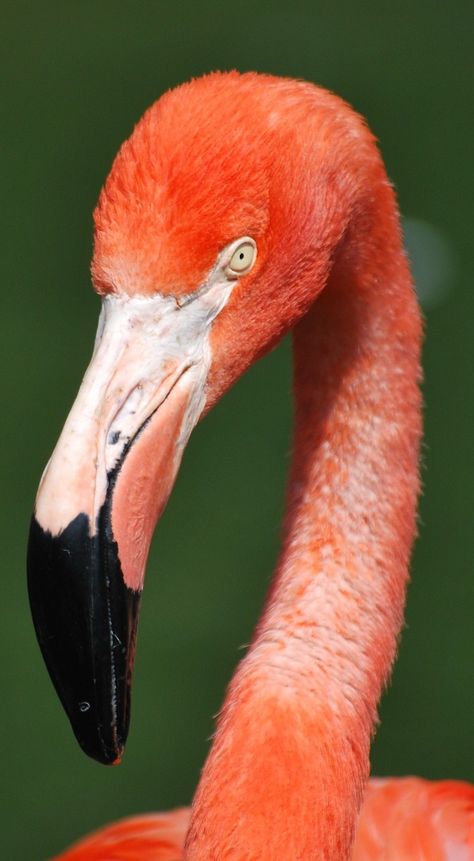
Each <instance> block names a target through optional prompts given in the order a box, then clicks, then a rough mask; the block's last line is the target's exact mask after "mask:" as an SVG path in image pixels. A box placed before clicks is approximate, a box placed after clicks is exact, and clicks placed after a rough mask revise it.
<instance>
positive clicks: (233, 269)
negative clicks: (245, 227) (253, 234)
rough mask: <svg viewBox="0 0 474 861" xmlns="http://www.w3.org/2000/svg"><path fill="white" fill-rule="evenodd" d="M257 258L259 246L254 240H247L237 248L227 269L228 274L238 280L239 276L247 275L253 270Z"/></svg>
mask: <svg viewBox="0 0 474 861" xmlns="http://www.w3.org/2000/svg"><path fill="white" fill-rule="evenodd" d="M256 257H257V246H256V245H255V242H254V241H253V239H245V240H244V241H243V242H241V243H240V245H238V246H237V248H236V249H235V251H234V253H233V255H232V257H231V258H230V261H229V263H228V265H227V267H226V274H227V275H229V276H230V277H232V275H233V276H234V277H236V278H237V277H238V276H239V275H245V273H246V272H248V271H249V270H250V269H251V268H252V266H253V264H254V263H255V258H256Z"/></svg>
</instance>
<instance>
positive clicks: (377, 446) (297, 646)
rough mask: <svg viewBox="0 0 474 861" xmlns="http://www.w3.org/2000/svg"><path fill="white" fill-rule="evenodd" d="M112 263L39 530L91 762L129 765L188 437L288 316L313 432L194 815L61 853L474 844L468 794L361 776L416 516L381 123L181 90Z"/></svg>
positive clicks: (233, 82) (396, 235)
mask: <svg viewBox="0 0 474 861" xmlns="http://www.w3.org/2000/svg"><path fill="white" fill-rule="evenodd" d="M92 277H93V282H94V286H95V289H96V291H97V292H98V294H99V295H100V296H101V298H102V310H101V314H100V319H99V325H98V331H97V337H96V343H95V348H94V353H93V358H92V361H91V364H90V366H89V368H88V370H87V372H86V375H85V377H84V380H83V383H82V385H81V388H80V390H79V394H78V396H77V399H76V401H75V403H74V405H73V407H72V410H71V413H70V415H69V417H68V419H67V421H66V424H65V427H64V429H63V431H62V434H61V436H60V439H59V442H58V444H57V446H56V448H55V450H54V453H53V455H52V458H51V460H50V461H49V464H48V466H47V468H46V470H45V472H44V474H43V477H42V479H41V483H40V487H39V491H38V495H37V498H36V504H35V513H34V516H33V519H32V524H31V530H30V537H29V549H28V583H29V594H30V601H31V607H32V613H33V618H34V624H35V628H36V632H37V636H38V640H39V644H40V647H41V649H42V652H43V656H44V658H45V661H46V664H47V666H48V669H49V672H50V674H51V677H52V680H53V683H54V685H55V687H56V690H57V692H58V694H59V697H60V699H61V701H62V703H63V706H64V708H65V710H66V712H67V715H68V717H69V719H70V722H71V725H72V728H73V730H74V733H75V735H76V737H77V739H78V741H79V744H80V745H81V747H82V748H83V749H84V751H85V752H86V753H87V754H89V755H90V756H92V757H94V758H95V759H97V760H98V761H100V762H103V763H106V764H112V763H116V762H119V761H120V758H121V756H122V752H123V748H124V744H125V741H126V737H127V732H128V725H129V715H130V685H131V674H132V669H133V661H134V652H135V640H136V630H137V619H138V609H139V603H140V597H141V593H142V588H143V580H144V571H145V564H146V559H147V554H148V549H149V545H150V541H151V536H152V532H153V529H154V526H155V523H156V521H157V520H158V518H159V516H160V514H161V512H162V511H163V508H164V506H165V504H166V501H167V499H168V496H169V494H170V492H171V488H172V485H173V482H174V479H175V476H176V473H177V470H178V467H179V464H180V461H181V457H182V454H183V451H184V448H185V445H186V442H187V440H188V438H189V435H190V433H191V431H192V429H193V427H194V426H195V424H196V423H197V422H198V420H199V419H200V418H202V417H203V416H204V415H205V414H206V413H207V412H208V411H209V410H210V409H211V408H212V406H213V405H214V404H215V403H216V401H218V400H219V398H220V397H221V396H222V395H223V394H224V392H225V391H226V390H227V389H228V388H229V387H230V386H231V385H232V384H233V383H234V382H235V381H236V380H237V379H238V378H239V377H240V375H241V374H243V372H244V371H245V370H246V369H247V368H248V367H249V366H250V365H252V363H253V362H254V361H255V360H256V359H258V358H259V357H260V356H262V355H263V354H265V353H266V352H268V351H269V350H270V349H271V348H272V347H273V346H274V345H276V343H277V342H278V341H279V340H280V339H281V337H282V336H283V335H284V334H285V333H286V332H288V331H289V330H293V344H294V393H295V408H294V409H295V429H294V446H293V448H294V451H293V461H292V466H291V474H290V479H289V488H288V500H287V513H286V517H285V523H284V537H283V546H282V550H281V555H280V559H279V562H278V565H277V569H276V572H275V575H274V579H273V581H272V586H271V589H270V592H269V595H268V599H267V601H266V604H265V607H264V610H263V614H262V616H261V619H260V621H259V623H258V626H257V628H256V632H255V635H254V637H253V640H252V643H251V645H250V647H249V649H248V652H247V654H246V656H245V657H244V658H243V660H242V661H241V662H240V664H239V666H238V668H237V670H236V672H235V675H234V677H233V679H232V682H231V684H230V687H229V690H228V693H227V696H226V699H225V702H224V706H223V708H222V711H221V714H220V716H219V719H218V723H217V730H216V734H215V738H214V741H213V745H212V748H211V751H210V753H209V756H208V759H207V762H206V764H205V766H204V770H203V773H202V776H201V780H200V783H199V786H198V789H197V792H196V795H195V798H194V801H193V805H192V809H191V811H190V812H188V811H185V810H178V811H172V812H171V813H169V814H156V815H148V816H143V817H134V818H132V819H129V820H125V821H124V822H121V823H118V824H115V825H112V826H109V827H108V828H106V829H104V830H102V831H101V832H98V833H97V834H96V835H93V836H92V837H89V838H86V840H85V841H82V842H81V843H79V844H77V846H76V847H73V848H72V849H71V850H70V851H67V852H66V853H65V854H63V855H62V856H60V857H61V859H63V861H86V859H88V861H92V859H103V861H112V859H115V861H117V859H129V861H131V859H137V861H138V859H143V860H144V861H146V859H150V861H151V859H155V861H158V859H163V861H164V859H168V861H172V860H173V859H176V860H177V859H186V861H262V859H265V861H348V859H352V861H370V860H371V859H378V861H381V859H386V861H389V859H397V861H402V859H403V861H408V859H410V861H415V859H416V861H423V859H430V861H438V859H451V861H454V859H458V861H461V859H462V861H467V859H472V858H474V788H473V787H471V786H469V785H468V784H465V783H461V782H459V783H458V782H454V781H448V782H444V783H439V784H431V783H429V782H426V781H423V780H421V779H418V778H406V779H404V780H374V779H373V780H371V781H369V782H368V776H369V747H370V740H371V737H372V734H373V731H374V726H375V723H376V716H377V704H378V700H379V697H380V694H381V690H382V688H383V686H384V684H385V683H386V681H387V679H388V676H389V673H390V669H391V666H392V662H393V660H394V655H395V651H396V645H397V637H398V634H399V631H400V627H401V623H402V618H403V606H404V599H405V587H406V582H407V576H408V567H409V557H410V550H411V546H412V542H413V538H414V533H415V517H416V504H417V496H418V491H419V478H418V451H419V442H420V435H421V416H420V391H419V379H420V365H419V354H420V341H421V334H422V327H421V323H420V314H419V310H418V305H417V301H416V298H415V294H414V291H413V288H412V282H411V277H410V272H409V266H408V263H407V260H406V257H405V254H404V252H403V245H402V239H401V234H400V225H399V215H398V210H397V205H396V201H395V195H394V191H393V189H392V187H391V185H390V183H389V181H388V179H387V176H386V173H385V169H384V166H383V162H382V159H381V156H380V154H379V151H378V148H377V146H376V144H375V141H374V138H373V136H372V134H371V133H370V131H369V130H368V128H367V126H366V125H365V123H364V121H363V120H362V119H361V118H360V117H359V116H358V115H357V114H356V113H355V112H354V111H353V110H352V109H351V108H350V107H349V106H348V105H347V104H345V103H344V102H343V101H342V100H341V99H339V98H338V97H337V96H335V95H333V94H331V93H329V92H327V91H325V90H324V89H321V88H319V87H317V86H314V85H313V84H310V83H305V82H302V81H295V80H290V79H281V78H277V77H272V76H268V75H260V74H255V73H245V74H239V73H237V72H230V73H213V74H211V75H208V76H205V77H203V78H199V79H196V80H193V81H192V82H190V83H187V84H184V85H182V86H180V87H178V88H177V89H175V90H172V91H170V92H168V93H166V94H165V95H163V96H162V97H161V98H160V99H159V100H158V101H157V102H156V103H155V104H154V105H153V106H152V107H151V108H150V109H149V110H148V111H147V112H146V113H145V115H144V117H143V118H142V119H141V120H140V122H139V123H138V125H137V126H136V128H135V129H134V131H133V133H132V135H131V137H130V138H129V140H128V141H126V142H125V143H124V144H123V146H122V147H121V149H120V151H119V153H118V155H117V157H116V159H115V161H114V164H113V167H112V170H111V173H110V175H109V177H108V179H107V181H106V183H105V186H104V188H103V190H102V192H101V194H100V198H99V202H98V205H97V208H96V210H95V241H94V254H93V262H92ZM361 805H362V809H361Z"/></svg>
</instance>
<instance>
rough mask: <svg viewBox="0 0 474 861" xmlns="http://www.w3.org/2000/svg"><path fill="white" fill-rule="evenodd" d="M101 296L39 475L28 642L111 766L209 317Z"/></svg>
mask: <svg viewBox="0 0 474 861" xmlns="http://www.w3.org/2000/svg"><path fill="white" fill-rule="evenodd" d="M202 304H203V303H202V302H201V306H200V308H198V310H197V311H196V309H194V310H192V309H191V310H189V309H187V308H186V307H183V308H180V307H179V306H178V305H177V304H176V302H175V300H174V299H172V298H168V297H166V298H163V297H159V296H158V297H156V296H155V297H153V298H143V297H134V298H130V297H123V296H111V297H107V298H106V299H105V300H104V301H103V310H102V314H101V318H100V321H99V329H98V334H97V339H96V346H95V351H94V355H93V358H92V361H91V364H90V366H89V368H88V370H87V373H86V375H85V377H84V380H83V383H82V385H81V388H80V390H79V393H78V396H77V399H76V401H75V403H74V406H73V408H72V410H71V413H70V415H69V417H68V419H67V421H66V424H65V427H64V429H63V432H62V434H61V437H60V439H59V442H58V444H57V446H56V449H55V451H54V453H53V455H52V458H51V460H50V462H49V464H48V466H47V467H46V470H45V472H44V474H43V477H42V480H41V484H40V488H39V491H38V495H37V499H36V506H35V513H34V516H33V519H32V523H31V529H30V536H29V545H28V563H27V565H28V589H29V596H30V603H31V609H32V614H33V620H34V624H35V628H36V634H37V637H38V641H39V644H40V647H41V650H42V653H43V657H44V660H45V662H46V665H47V668H48V670H49V673H50V676H51V679H52V681H53V683H54V686H55V688H56V691H57V693H58V695H59V697H60V699H61V702H62V704H63V706H64V708H65V710H66V713H67V715H68V717H69V719H70V721H71V725H72V728H73V730H74V733H75V735H76V738H77V740H78V742H79V744H80V745H81V747H82V748H83V750H84V751H85V752H86V753H87V754H88V755H89V756H91V757H93V758H94V759H96V760H98V761H99V762H102V763H104V764H113V763H116V762H118V761H120V757H121V754H122V751H123V747H124V744H125V741H126V738H127V733H128V726H129V718H130V686H131V674H132V669H133V662H134V655H135V642H136V632H137V622H138V611H139V604H140V597H141V593H142V588H143V579H144V572H145V564H146V559H147V555H148V549H149V545H150V541H151V537H152V533H153V529H154V526H155V523H156V521H157V520H158V518H159V516H160V514H161V512H162V511H163V508H164V506H165V504H166V502H167V499H168V496H169V494H170V492H171V488H172V485H173V482H174V479H175V476H176V473H177V470H178V467H179V464H180V461H181V456H182V452H183V449H184V446H185V444H186V442H187V439H188V437H189V434H190V433H191V430H192V428H193V427H194V425H195V423H196V422H197V420H198V418H199V415H200V414H201V412H202V408H203V405H204V387H205V383H206V379H207V371H208V365H209V348H208V342H207V333H208V328H209V322H210V320H211V318H212V317H213V316H215V315H213V314H210V313H209V309H207V312H206V309H205V308H204V309H203V308H202Z"/></svg>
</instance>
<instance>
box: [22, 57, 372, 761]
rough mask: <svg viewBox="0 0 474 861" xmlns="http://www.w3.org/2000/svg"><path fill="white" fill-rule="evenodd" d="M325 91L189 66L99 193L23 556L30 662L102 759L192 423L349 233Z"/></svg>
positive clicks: (307, 293)
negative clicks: (77, 335) (74, 341)
mask: <svg viewBox="0 0 474 861" xmlns="http://www.w3.org/2000/svg"><path fill="white" fill-rule="evenodd" d="M315 99H316V100H317V99H319V101H320V102H321V103H322V105H323V108H324V110H321V111H320V117H319V120H318V119H317V112H314V111H313V113H314V117H313V115H312V114H311V106H312V105H313V106H314V103H315ZM325 100H326V101H327V102H328V104H327V105H326V102H325ZM331 100H333V102H335V101H337V100H336V99H335V97H332V96H329V95H328V94H326V93H323V92H322V91H319V90H317V89H316V88H314V87H312V86H311V85H308V84H304V83H301V82H294V81H285V80H281V79H277V78H271V77H266V76H260V75H254V74H246V75H239V74H237V73H228V74H214V75H210V76H207V77H205V78H202V79H198V80H195V81H193V82H191V83H189V84H186V85H183V86H182V87H179V88H178V89H176V90H174V91H171V92H169V93H167V94H166V95H164V96H163V97H162V98H161V99H160V100H159V101H158V102H156V103H155V104H154V105H153V106H152V107H151V108H150V109H149V110H148V112H147V113H146V114H145V115H144V117H143V118H142V120H141V121H140V122H139V123H138V125H137V127H136V128H135V130H134V132H133V134H132V135H131V137H130V139H129V140H128V141H127V142H126V143H125V144H124V145H123V146H122V148H121V149H120V151H119V153H118V155H117V157H116V160H115V162H114V164H113V167H112V170H111V173H110V175H109V177H108V179H107V181H106V183H105V186H104V188H103V190H102V192H101V195H100V199H99V202H98V206H97V208H96V211H95V243H94V256H93V262H92V276H93V282H94V286H95V289H96V290H97V292H98V293H99V295H100V296H101V299H102V310H101V314H100V319H99V326H98V331H97V336H96V342H95V348H94V353H93V357H92V361H91V364H90V366H89V368H88V370H87V372H86V374H85V377H84V380H83V383H82V385H81V388H80V391H79V393H78V396H77V399H76V401H75V403H74V405H73V407H72V410H71V412H70V414H69V417H68V419H67V421H66V424H65V427H64V429H63V431H62V434H61V436H60V439H59V441H58V443H57V446H56V448H55V450H54V452H53V455H52V457H51V459H50V461H49V464H48V465H47V467H46V470H45V472H44V474H43V477H42V480H41V483H40V487H39V491H38V495H37V499H36V505H35V513H34V517H33V519H32V524H31V531H30V539H29V550H28V582H29V593H30V601H31V606H32V612H33V618H34V622H35V627H36V632H37V636H38V639H39V643H40V646H41V649H42V652H43V656H44V658H45V661H46V664H47V666H48V669H49V672H50V674H51V677H52V680H53V682H54V685H55V687H56V690H57V692H58V694H59V696H60V699H61V701H62V703H63V705H64V707H65V709H66V712H67V714H68V716H69V719H70V721H71V724H72V727H73V729H74V732H75V734H76V737H77V739H78V741H79V743H80V745H81V746H82V748H83V749H84V750H85V751H86V753H88V754H89V755H91V756H92V757H94V758H95V759H97V760H99V761H100V762H103V763H114V762H117V761H118V760H119V759H120V756H121V753H122V749H123V746H124V743H125V740H126V736H127V732H128V723H129V710H130V683H131V673H132V667H133V660H134V651H135V639H136V626H137V617H138V607H139V602H140V596H141V592H142V587H143V579H144V572H145V564H146V559H147V555H148V550H149V545H150V541H151V537H152V533H153V529H154V526H155V524H156V522H157V520H158V518H159V516H160V514H161V512H162V511H163V508H164V506H165V504H166V501H167V499H168V496H169V493H170V491H171V488H172V485H173V482H174V479H175V476H176V472H177V469H178V466H179V463H180V461H181V456H182V453H183V449H184V447H185V445H186V442H187V440H188V437H189V435H190V433H191V431H192V429H193V427H194V425H195V424H196V422H197V421H198V420H199V418H200V417H201V416H202V415H203V413H204V412H206V411H207V410H208V409H209V408H210V406H212V404H214V403H215V401H216V400H217V399H218V398H219V397H220V396H221V394H222V393H223V392H224V391H225V390H226V389H227V388H228V387H229V386H230V385H231V384H232V383H233V382H234V380H236V379H237V378H238V376H239V375H240V374H241V373H242V372H243V371H244V370H245V369H246V368H247V367H248V366H249V365H250V364H251V363H252V362H253V361H254V360H255V359H256V358H257V357H258V356H260V355H262V354H263V353H265V352H266V351H267V350H268V349H269V348H270V347H271V346H272V345H273V344H274V343H275V342H276V341H277V340H278V339H279V338H280V337H281V335H283V334H284V332H285V331H287V330H288V329H289V328H290V327H291V326H292V325H293V324H294V322H295V321H296V320H297V319H298V318H299V317H300V316H301V315H302V314H303V313H304V312H305V310H306V309H307V308H308V307H309V305H310V304H311V302H312V301H313V300H314V298H315V296H316V294H317V292H318V290H319V289H320V286H322V284H323V283H324V280H325V278H326V276H327V272H328V270H329V267H330V264H331V255H332V253H333V250H334V248H335V247H336V245H337V243H338V242H339V240H340V239H341V237H342V235H343V233H344V229H345V224H344V219H343V217H342V215H341V216H339V212H340V211H341V212H342V210H343V208H344V206H343V202H342V199H343V198H344V195H346V197H347V194H348V193H349V192H348V190H347V189H346V188H345V186H344V183H343V181H342V179H341V177H340V172H339V173H338V171H337V169H335V158H336V156H335V153H336V154H339V155H338V158H339V159H340V161H341V164H342V163H343V161H344V157H345V154H344V153H343V152H342V153H340V147H338V146H337V145H336V141H337V140H338V130H337V129H336V128H335V127H334V122H333V121H332V120H331V118H330V108H331V104H332V102H331ZM328 117H329V118H328ZM317 122H319V127H318V135H317V136H315V134H314V129H310V128H309V125H310V124H311V123H313V124H314V123H317ZM352 123H353V126H354V129H355V130H357V134H359V135H362V136H363V134H364V133H365V132H363V131H362V127H361V126H359V124H358V123H357V122H356V121H355V120H354V119H352ZM339 131H340V130H339ZM315 165H317V170H315ZM345 208H346V209H347V203H346V206H345ZM328 213H331V217H330V218H329V217H328Z"/></svg>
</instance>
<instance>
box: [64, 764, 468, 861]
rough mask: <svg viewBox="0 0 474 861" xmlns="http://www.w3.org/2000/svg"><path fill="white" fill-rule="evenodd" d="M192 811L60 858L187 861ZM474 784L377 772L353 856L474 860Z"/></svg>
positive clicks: (119, 827) (140, 824) (91, 840)
mask: <svg viewBox="0 0 474 861" xmlns="http://www.w3.org/2000/svg"><path fill="white" fill-rule="evenodd" d="M188 825H189V811H188V810H176V811H171V812H170V813H168V814H150V815H148V816H134V817H130V818H129V819H124V820H123V821H121V822H118V823H116V824H114V825H109V826H108V827H107V828H103V829H101V830H100V831H98V832H97V833H95V834H93V835H91V836H90V837H87V838H85V839H84V840H82V841H81V842H80V843H78V844H77V845H76V846H75V847H72V848H71V849H70V850H69V851H68V852H66V853H65V854H63V855H61V856H60V857H59V858H58V859H57V861H181V859H182V858H183V848H184V840H185V837H186V831H187V828H188ZM473 857H474V787H472V786H471V785H470V784H467V783H462V782H460V781H454V780H450V781H440V782H438V783H430V782H429V781H425V780H420V778H416V777H407V778H400V779H398V780H394V779H392V780H384V779H374V778H373V779H372V780H371V781H369V783H368V785H367V789H366V792H365V795H364V803H363V806H362V809H361V812H360V815H359V820H358V825H357V831H356V839H355V843H354V849H353V854H352V861H472V858H473Z"/></svg>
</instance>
